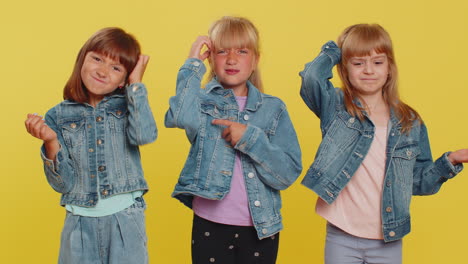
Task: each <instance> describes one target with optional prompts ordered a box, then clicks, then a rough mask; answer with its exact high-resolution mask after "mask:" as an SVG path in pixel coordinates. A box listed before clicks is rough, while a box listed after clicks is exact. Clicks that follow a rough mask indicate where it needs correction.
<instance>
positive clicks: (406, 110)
mask: <svg viewBox="0 0 468 264" xmlns="http://www.w3.org/2000/svg"><path fill="white" fill-rule="evenodd" d="M338 47H339V48H340V49H341V51H342V56H341V62H340V63H339V64H338V67H337V70H338V74H339V76H340V79H341V81H342V83H343V87H342V89H343V93H344V103H345V106H346V110H347V111H348V112H349V113H350V114H351V115H353V116H357V117H358V118H359V119H360V120H362V119H363V118H364V115H363V113H362V111H364V110H366V108H367V105H366V103H365V102H364V100H362V98H361V97H360V96H359V91H358V90H357V89H356V88H355V87H353V86H352V85H351V82H350V81H349V73H348V71H347V69H346V64H347V63H348V61H349V60H350V59H351V58H352V57H363V56H369V55H370V54H371V53H372V51H375V52H376V53H384V54H386V55H387V59H388V73H389V74H388V78H387V82H386V83H385V84H384V86H383V87H382V95H383V98H384V100H385V102H386V103H387V105H388V106H389V108H390V109H391V110H393V111H394V112H395V115H396V117H397V118H398V119H399V124H400V125H401V126H402V131H403V132H409V131H410V130H411V127H412V125H413V121H415V120H418V121H419V122H421V117H420V116H419V114H418V113H417V112H416V111H415V110H414V109H413V108H411V107H410V106H409V105H407V104H405V103H403V102H402V101H401V100H400V96H399V93H398V69H397V66H396V62H395V55H394V53H393V45H392V40H391V38H390V35H389V34H388V33H387V31H386V30H385V29H384V28H383V27H382V26H380V25H378V24H356V25H352V26H350V27H348V28H346V29H345V30H344V31H343V33H341V35H340V36H339V37H338ZM355 99H359V101H360V102H361V103H362V104H363V106H362V107H361V106H359V105H357V104H355V103H354V100H355Z"/></svg>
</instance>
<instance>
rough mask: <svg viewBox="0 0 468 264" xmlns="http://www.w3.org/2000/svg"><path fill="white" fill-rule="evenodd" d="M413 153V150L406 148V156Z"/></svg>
mask: <svg viewBox="0 0 468 264" xmlns="http://www.w3.org/2000/svg"><path fill="white" fill-rule="evenodd" d="M411 154H413V152H412V151H411V150H409V149H408V150H406V156H408V158H409V157H411Z"/></svg>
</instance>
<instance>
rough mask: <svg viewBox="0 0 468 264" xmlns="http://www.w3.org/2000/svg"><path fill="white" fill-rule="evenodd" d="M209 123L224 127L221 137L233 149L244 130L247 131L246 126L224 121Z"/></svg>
mask: <svg viewBox="0 0 468 264" xmlns="http://www.w3.org/2000/svg"><path fill="white" fill-rule="evenodd" d="M211 123H212V124H213V125H221V126H226V128H225V129H224V130H223V133H222V135H221V136H222V137H223V138H224V140H226V141H227V142H229V143H231V146H233V147H234V146H235V145H236V144H237V142H238V141H239V140H240V139H241V138H242V136H243V135H244V133H245V130H246V129H247V125H244V124H241V123H237V122H232V121H229V120H225V119H215V120H213V121H212V122H211Z"/></svg>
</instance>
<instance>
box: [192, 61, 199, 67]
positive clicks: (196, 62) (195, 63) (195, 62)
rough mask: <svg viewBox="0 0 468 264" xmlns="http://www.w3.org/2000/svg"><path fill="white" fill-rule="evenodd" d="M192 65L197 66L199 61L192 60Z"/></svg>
mask: <svg viewBox="0 0 468 264" xmlns="http://www.w3.org/2000/svg"><path fill="white" fill-rule="evenodd" d="M192 65H193V66H196V67H198V66H200V63H199V62H198V61H194V62H192Z"/></svg>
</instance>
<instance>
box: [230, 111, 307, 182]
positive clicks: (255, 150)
mask: <svg viewBox="0 0 468 264" xmlns="http://www.w3.org/2000/svg"><path fill="white" fill-rule="evenodd" d="M281 110H282V111H281V112H279V118H278V120H277V124H276V129H275V133H274V134H273V135H271V136H270V137H268V136H267V135H266V133H265V132H264V131H263V130H262V129H261V128H259V127H256V126H253V125H250V124H249V125H248V126H247V129H246V131H245V133H244V135H243V136H242V138H241V139H240V140H239V141H238V142H237V144H236V146H235V147H234V148H235V149H237V150H239V151H240V152H242V153H244V154H246V155H248V156H249V157H250V158H251V159H252V160H253V161H254V166H255V168H256V169H257V171H258V174H259V178H260V180H261V181H262V182H263V183H265V184H266V185H268V186H270V187H271V188H273V189H276V190H284V189H286V188H287V187H289V186H290V185H291V184H292V183H293V182H294V181H295V180H296V179H297V177H298V176H299V174H300V173H301V171H302V163H301V149H300V146H299V143H298V141H297V136H296V131H295V130H294V127H293V124H292V122H291V120H290V118H289V115H288V112H287V110H286V107H285V106H284V104H283V105H282V109H281Z"/></svg>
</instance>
